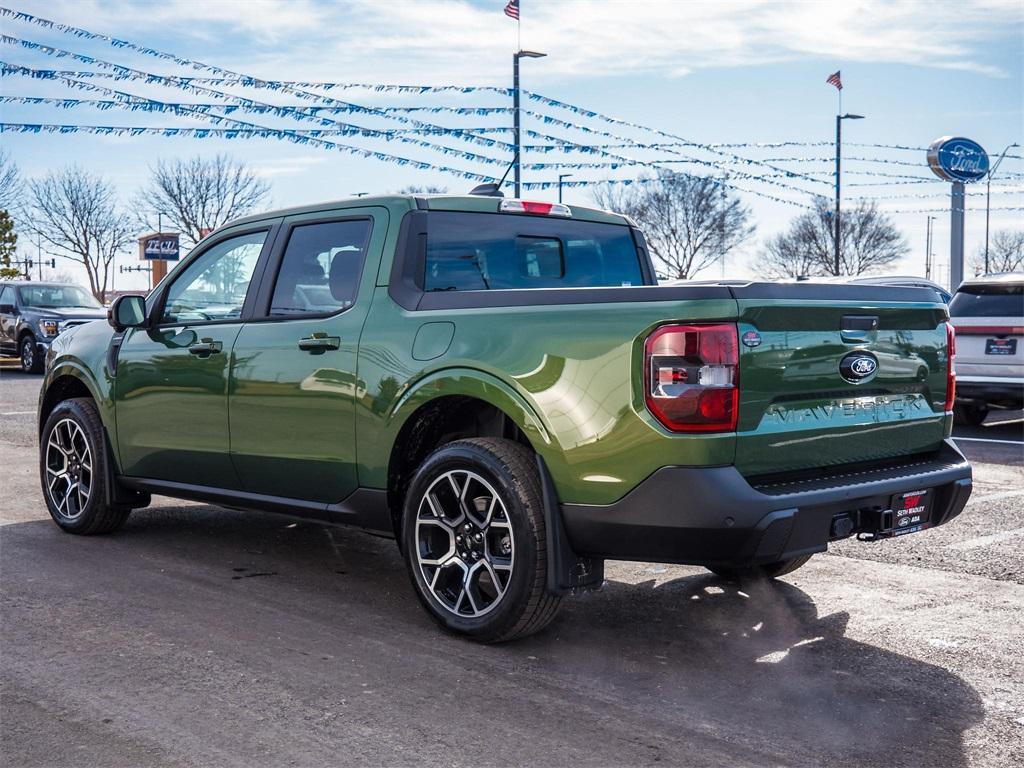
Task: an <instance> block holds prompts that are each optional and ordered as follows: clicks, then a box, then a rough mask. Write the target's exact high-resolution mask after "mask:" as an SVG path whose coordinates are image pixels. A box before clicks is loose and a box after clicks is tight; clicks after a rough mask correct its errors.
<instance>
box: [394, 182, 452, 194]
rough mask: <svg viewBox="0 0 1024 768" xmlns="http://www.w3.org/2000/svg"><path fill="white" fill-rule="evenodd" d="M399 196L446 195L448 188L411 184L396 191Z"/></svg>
mask: <svg viewBox="0 0 1024 768" xmlns="http://www.w3.org/2000/svg"><path fill="white" fill-rule="evenodd" d="M397 194H399V195H445V194H448V187H435V186H434V185H433V184H427V185H425V186H421V185H418V184H411V185H409V186H408V187H402V188H401V189H400V190H398V192H397Z"/></svg>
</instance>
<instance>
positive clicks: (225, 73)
mask: <svg viewBox="0 0 1024 768" xmlns="http://www.w3.org/2000/svg"><path fill="white" fill-rule="evenodd" d="M0 15H6V16H9V17H12V18H15V19H17V20H18V21H22V22H26V23H30V24H35V25H37V26H41V27H43V28H47V29H56V30H58V31H60V32H63V33H65V34H70V35H74V36H76V37H84V38H87V39H94V40H102V41H104V42H106V43H109V44H110V45H112V46H114V47H117V48H128V49H131V50H134V51H137V52H138V53H142V54H145V55H147V56H155V57H157V58H162V59H165V60H170V61H174V62H175V63H176V64H179V65H181V66H186V67H191V68H193V69H196V70H202V71H207V72H210V73H212V74H214V75H217V76H221V77H236V78H238V77H241V78H245V77H248V76H247V75H243V74H241V73H238V72H233V71H231V70H228V69H224V68H222V67H217V66H214V65H210V64H204V63H202V62H197V61H191V60H189V59H185V58H182V57H179V56H175V55H173V54H170V53H166V52H163V51H158V50H156V49H154V48H149V47H146V46H140V45H137V44H135V43H132V42H131V41H128V40H121V39H117V38H112V37H110V36H108V35H100V34H97V33H94V32H90V31H88V30H85V29H82V28H80V27H73V26H70V25H66V24H61V23H59V22H54V21H51V20H49V19H42V18H39V17H36V16H32V15H31V14H27V13H23V12H19V11H13V10H11V9H8V8H2V7H0ZM37 45H38V44H37ZM86 63H93V64H99V61H98V60H95V61H92V62H86ZM104 68H108V67H104ZM112 68H113V69H114V71H118V70H119V69H120V70H124V69H126V68H124V67H117V65H114V66H113V67H112ZM251 79H252V80H253V81H254V82H255V81H259V82H267V81H262V80H259V79H258V78H251ZM276 85H277V86H278V88H279V89H281V90H283V91H286V92H289V93H294V94H295V95H297V96H299V97H301V98H312V99H322V98H323V97H322V96H319V95H318V94H315V93H313V92H311V91H308V90H303V89H301V88H295V87H293V86H288V85H284V84H282V83H277V84H276ZM523 93H525V94H526V95H527V96H528V97H529V98H531V99H535V100H537V101H540V102H542V103H545V104H547V105H548V106H552V107H556V108H559V109H567V110H569V111H571V112H574V113H576V114H582V115H585V116H587V117H591V118H596V119H600V120H603V121H605V122H610V123H613V124H617V125H625V126H629V127H633V128H637V129H640V130H645V131H649V132H653V133H656V134H659V135H662V136H665V137H667V138H670V139H673V140H676V141H681V142H688V143H689V140H688V139H685V138H683V137H681V136H676V135H674V134H670V133H666V132H664V131H660V130H657V129H653V128H649V127H647V126H642V125H639V124H636V123H629V122H628V121H623V120H619V119H617V118H612V117H608V116H607V115H602V114H601V113H599V112H594V111H593V110H587V109H583V108H582V107H577V106H575V105H573V104H568V103H566V102H561V101H558V100H556V99H551V98H548V97H546V96H541V95H540V94H536V93H533V92H531V91H523ZM405 119H406V120H411V118H405ZM551 119H554V118H551ZM562 122H563V123H564V121H562ZM567 125H568V127H571V128H576V127H577V126H573V125H569V124H567ZM612 138H617V139H619V140H627V141H628V139H623V137H612ZM467 140H468V139H467ZM692 145H693V146H694V147H696V148H700V149H704V150H705V151H710V152H714V153H716V154H719V155H722V156H725V157H730V158H731V159H733V160H734V161H736V162H741V163H748V164H751V165H765V166H766V167H768V168H770V169H771V170H774V171H781V172H784V173H792V172H790V171H788V170H787V169H784V168H776V167H774V166H772V165H770V164H767V163H760V162H758V161H756V160H751V159H750V158H745V157H741V156H739V155H734V154H732V153H728V152H722V151H721V150H717V149H715V148H714V147H711V146H710V145H707V144H698V143H692ZM793 176H794V177H799V176H800V174H796V173H793ZM805 194H807V193H805ZM809 194H814V193H809Z"/></svg>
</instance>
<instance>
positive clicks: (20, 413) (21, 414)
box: [0, 411, 35, 416]
mask: <svg viewBox="0 0 1024 768" xmlns="http://www.w3.org/2000/svg"><path fill="white" fill-rule="evenodd" d="M30 413H35V411H7V413H0V416H26V415H28V414H30Z"/></svg>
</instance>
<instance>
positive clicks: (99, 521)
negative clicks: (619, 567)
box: [39, 196, 971, 642]
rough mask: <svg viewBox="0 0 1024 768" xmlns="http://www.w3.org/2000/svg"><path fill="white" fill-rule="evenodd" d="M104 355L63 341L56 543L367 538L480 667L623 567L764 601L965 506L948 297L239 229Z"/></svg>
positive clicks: (463, 223)
mask: <svg viewBox="0 0 1024 768" xmlns="http://www.w3.org/2000/svg"><path fill="white" fill-rule="evenodd" d="M866 307H867V308H866ZM197 313H198V314H197ZM111 326H112V327H108V326H106V325H100V324H93V325H87V326H84V327H81V328H77V329H74V330H72V331H71V332H70V333H68V334H65V335H62V336H59V337H58V338H57V340H56V341H55V342H54V350H53V353H52V355H51V363H50V366H49V369H48V371H47V375H46V380H45V382H44V385H43V388H42V392H41V395H40V402H39V430H40V457H39V458H40V475H41V479H42V490H43V494H44V496H45V499H46V504H47V506H48V508H49V510H50V513H51V515H52V516H53V519H54V521H55V522H56V523H57V525H58V526H60V527H61V528H62V529H63V530H65V531H68V532H70V533H79V534H93V533H105V532H108V531H112V530H115V529H116V528H117V527H118V526H120V525H121V524H122V523H124V521H125V519H126V517H127V516H128V514H129V512H130V511H131V510H132V509H133V508H137V507H141V506H145V505H146V504H147V503H148V502H149V498H150V494H152V493H160V494H165V495H170V496H177V497H181V498H190V499H199V500H204V501H207V502H212V503H218V504H224V505H227V506H231V507H234V508H243V509H259V510H270V511H277V512H285V513H287V514H289V515H293V516H294V515H299V516H306V517H309V518H312V519H314V520H318V521H326V522H330V523H337V524H348V525H354V526H358V527H360V528H363V529H366V530H368V531H370V532H373V533H376V534H381V535H385V536H391V537H394V538H395V539H396V540H397V541H398V544H399V547H400V549H401V551H402V553H403V555H404V557H405V559H406V563H407V565H408V570H409V576H410V579H411V581H412V584H413V587H414V591H415V593H416V595H417V596H418V598H419V599H420V601H421V602H422V604H423V605H424V607H425V608H426V610H427V611H428V612H429V613H430V615H431V616H432V617H433V618H434V619H435V620H437V621H438V622H439V623H440V624H441V625H442V626H443V627H445V628H447V629H448V630H451V631H453V632H457V633H461V634H464V635H467V636H469V637H472V638H474V639H477V640H480V641H487V642H494V641H500V640H509V639H512V638H516V637H522V636H524V635H528V634H530V633H532V632H535V631H537V630H539V629H540V628H542V627H543V626H545V625H546V624H547V623H548V622H549V621H551V619H552V618H553V617H554V615H555V612H556V610H557V608H558V606H559V603H560V601H561V600H562V598H563V596H564V595H565V594H567V593H568V592H571V591H573V590H577V589H585V588H589V587H592V586H596V585H599V584H601V582H602V580H603V564H604V560H605V559H606V558H613V559H629V560H641V561H655V562H670V563H695V564H700V565H704V566H707V567H708V568H709V569H711V570H712V571H714V572H715V573H717V574H719V575H721V576H723V577H724V578H750V577H753V576H757V577H760V578H764V577H777V576H781V575H783V574H786V573H789V572H791V571H793V570H795V569H796V568H799V567H800V566H801V565H803V564H804V563H805V562H807V560H808V558H809V557H810V556H811V555H812V554H814V553H815V552H822V551H824V550H825V549H826V548H827V547H828V545H829V542H831V541H836V540H838V539H844V538H848V537H850V536H853V535H857V536H858V537H859V538H861V539H867V540H876V539H880V538H888V537H893V536H902V535H904V534H910V533H913V532H917V531H922V530H925V529H927V528H931V527H934V526H937V525H941V524H943V523H946V522H948V521H949V520H951V519H953V518H954V517H955V516H956V515H958V514H959V513H960V511H961V510H962V509H963V506H964V504H965V503H966V501H967V498H968V496H969V495H970V490H971V469H970V466H969V465H968V463H967V462H966V460H965V459H964V457H963V456H962V455H961V454H960V452H959V451H958V450H957V448H956V446H955V445H954V444H953V443H952V442H951V441H950V440H949V439H948V438H949V435H950V430H951V425H952V413H951V411H952V403H953V401H952V398H953V380H952V371H951V365H950V357H951V352H952V348H951V338H952V332H951V330H950V326H949V323H948V315H947V311H946V307H945V305H944V304H942V303H941V302H940V301H939V300H938V298H937V297H936V296H935V294H934V292H932V291H930V290H922V289H918V288H880V287H877V286H857V285H819V284H799V283H790V284H765V283H729V284H705V285H680V286H662V287H659V286H657V285H656V281H655V275H654V269H653V265H652V263H651V261H650V259H649V257H648V252H647V248H646V246H645V244H644V238H643V235H642V233H641V232H640V231H639V230H637V229H636V228H635V226H634V225H632V223H631V222H630V221H629V220H628V219H626V218H625V217H622V216H618V215H615V214H612V213H607V212H602V211H596V210H591V209H587V208H580V207H575V206H574V207H571V208H570V207H568V206H564V205H560V204H552V203H540V202H526V201H520V200H507V199H497V198H494V197H449V196H442V197H431V198H423V197H411V196H388V197H376V198H360V199H357V200H347V201H342V202H336V203H331V204H326V205H320V206H310V207H305V208H296V209H290V210H285V211H277V212H273V213H266V214H261V215H258V216H251V217H248V218H245V219H242V220H239V221H236V222H234V223H232V224H230V225H228V226H226V227H224V228H223V229H221V230H220V231H218V232H216V233H214V234H213V235H211V236H210V237H208V238H207V239H206V240H204V241H203V243H202V244H201V245H199V246H198V247H197V248H196V249H195V250H193V251H192V253H191V254H189V256H188V257H187V258H186V259H184V260H183V261H182V262H181V263H180V264H179V265H178V266H177V267H176V269H175V270H174V271H173V272H172V273H171V274H170V275H168V277H167V278H165V279H164V280H163V281H162V282H161V284H160V285H159V286H158V287H157V288H156V289H155V290H154V292H153V293H152V294H151V295H150V296H149V297H148V298H147V299H143V298H141V297H137V296H136V297H122V298H119V299H118V300H117V302H116V303H115V304H114V306H113V308H112V312H111ZM797 360H799V364H800V365H803V364H804V363H806V364H807V367H806V369H801V370H799V371H798V373H797V375H791V363H793V362H794V361H797ZM908 361H913V364H909V363H908Z"/></svg>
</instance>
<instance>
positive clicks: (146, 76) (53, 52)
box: [0, 35, 512, 154]
mask: <svg viewBox="0 0 1024 768" xmlns="http://www.w3.org/2000/svg"><path fill="white" fill-rule="evenodd" d="M0 43H4V44H7V45H17V46H21V47H23V48H27V49H29V50H36V51H40V52H42V53H45V54H46V55H48V56H55V57H58V58H65V57H67V58H72V59H74V60H76V61H81V62H82V63H84V64H91V65H94V66H98V67H102V68H104V69H110V70H111V71H114V72H118V73H120V74H122V75H124V76H126V77H127V78H129V79H132V80H138V81H141V82H146V83H150V84H158V85H164V86H167V87H171V88H179V89H181V90H185V91H189V92H191V93H196V94H199V95H203V96H213V97H215V98H220V99H225V100H227V101H231V102H233V103H236V104H242V105H245V106H253V105H258V106H260V107H263V108H264V109H273V108H274V106H273V105H271V104H266V103H263V102H259V101H255V100H253V99H247V98H244V97H241V96H235V95H234V94H230V93H226V92H224V91H218V90H215V89H211V88H206V87H205V86H198V85H193V84H191V83H185V82H183V81H181V80H180V79H179V78H177V77H175V76H165V75H158V74H154V73H152V72H143V71H141V70H136V69H132V68H131V67H125V66H122V65H120V64H114V63H112V62H109V61H105V60H103V59H98V58H95V57H93V56H86V55H84V54H80V53H74V52H73V51H66V50H64V49H61V48H54V47H53V46H49V45H43V44H41V43H36V42H32V41H30V40H22V39H20V38H16V37H11V36H10V35H0ZM90 85H91V84H90ZM92 87H93V88H101V87H102V86H97V85H93V86H92ZM282 90H283V91H285V92H288V93H292V94H294V95H296V96H297V97H299V98H305V99H315V100H317V101H319V102H322V103H323V104H325V105H328V106H344V107H350V108H352V109H353V110H355V111H359V112H361V113H363V114H367V115H376V116H378V117H382V118H385V119H389V120H394V121H396V122H399V123H401V124H405V125H411V126H414V127H418V128H439V127H442V126H438V125H436V124H434V123H428V122H423V121H420V120H415V119H413V118H411V117H407V116H405V115H401V114H397V113H385V112H381V111H380V110H379V109H377V108H375V107H366V106H362V105H358V104H353V103H351V102H346V101H339V100H338V99H333V98H330V97H326V96H322V95H319V94H313V93H310V92H308V91H302V90H297V89H294V88H291V87H288V88H283V89H282ZM288 116H293V117H295V118H296V119H300V120H301V119H315V120H317V121H319V122H320V123H321V124H322V125H330V124H331V123H337V121H334V120H330V119H328V118H312V116H309V115H299V114H297V113H290V114H289V115H288ZM453 138H455V139H457V140H460V141H467V142H470V143H473V144H480V145H482V146H488V147H494V146H501V145H502V144H504V142H498V141H496V140H494V139H488V138H486V137H483V136H474V135H473V134H470V133H463V134H459V135H453ZM437 146H438V149H437V151H440V152H442V154H448V153H449V152H448V150H449V149H450V148H447V147H444V146H443V145H437ZM511 146H512V145H511V144H508V145H506V146H504V147H503V148H505V149H509V150H510V148H511Z"/></svg>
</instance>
